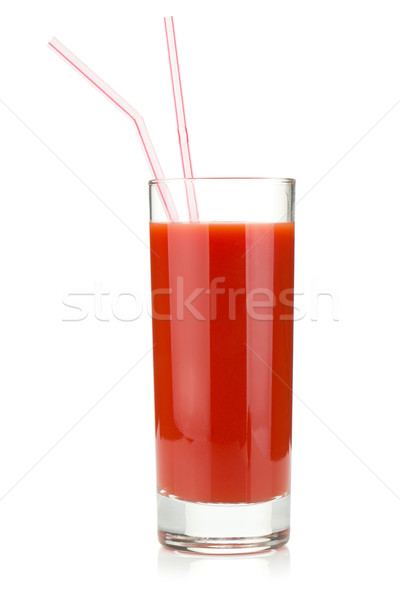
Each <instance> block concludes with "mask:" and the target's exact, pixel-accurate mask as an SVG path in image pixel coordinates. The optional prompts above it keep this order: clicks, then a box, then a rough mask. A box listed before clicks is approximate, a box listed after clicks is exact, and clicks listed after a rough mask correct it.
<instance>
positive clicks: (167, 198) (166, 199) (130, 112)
mask: <svg viewBox="0 0 400 600" xmlns="http://www.w3.org/2000/svg"><path fill="white" fill-rule="evenodd" d="M49 46H50V47H51V48H53V50H55V51H56V52H57V53H58V54H59V55H60V56H61V57H62V58H64V59H65V60H66V61H67V62H68V63H69V64H70V65H72V66H73V67H74V68H75V69H76V70H77V71H78V72H79V73H81V75H83V76H84V77H85V78H86V79H87V80H88V81H90V83H92V84H93V85H94V87H96V88H97V89H98V90H99V91H100V92H102V94H104V95H105V96H106V97H107V98H108V99H109V100H111V102H113V103H114V104H115V105H116V106H117V107H118V108H119V109H120V110H122V112H123V113H125V114H126V115H127V116H128V117H130V118H131V119H132V120H133V122H134V123H135V125H136V129H137V132H138V134H139V138H140V141H141V143H142V147H143V150H144V153H145V155H146V158H147V161H148V163H149V166H150V169H151V172H152V174H153V177H154V178H155V179H165V177H164V173H163V170H162V168H161V165H160V163H159V160H158V158H157V154H156V151H155V150H154V146H153V144H152V141H151V139H150V136H149V133H148V131H147V127H146V124H145V122H144V120H143V117H142V116H141V115H140V114H139V113H138V112H137V110H136V109H134V108H133V106H131V105H130V104H128V102H127V101H126V100H124V99H123V98H121V96H120V95H119V94H117V92H115V91H114V90H113V89H112V88H111V87H110V86H109V85H108V84H107V83H105V81H103V80H102V79H101V78H100V77H99V76H98V75H96V73H94V72H93V71H92V70H91V69H89V67H87V66H86V65H85V64H84V63H83V62H82V61H81V60H79V58H78V57H77V56H75V55H74V54H73V53H72V52H71V51H70V50H68V48H66V47H65V46H64V45H63V44H61V42H59V41H58V40H57V39H56V38H53V39H52V40H50V42H49ZM157 185H158V189H159V192H160V195H161V199H162V203H163V206H164V209H165V212H166V215H167V217H168V219H169V220H170V221H178V220H179V216H178V213H177V210H176V208H175V204H174V201H173V200H172V197H171V194H170V192H169V190H168V186H167V185H166V184H165V183H163V182H159V183H158V184H157Z"/></svg>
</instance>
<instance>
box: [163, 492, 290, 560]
mask: <svg viewBox="0 0 400 600" xmlns="http://www.w3.org/2000/svg"><path fill="white" fill-rule="evenodd" d="M157 501H158V538H159V540H160V542H161V543H162V544H164V545H165V546H168V547H169V548H173V549H174V550H182V551H186V552H197V553H201V554H247V553H251V552H265V551H266V550H271V549H272V548H278V547H279V546H282V545H283V544H286V542H287V541H288V540H289V533H290V529H289V527H290V494H287V495H286V496H279V497H278V498H274V499H272V500H270V501H268V502H255V503H251V504H244V503H238V504H224V503H218V504H206V503H203V502H187V501H185V500H179V499H178V498H176V497H174V496H168V495H164V494H161V493H158V494H157Z"/></svg>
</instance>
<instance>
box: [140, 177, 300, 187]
mask: <svg viewBox="0 0 400 600" xmlns="http://www.w3.org/2000/svg"><path fill="white" fill-rule="evenodd" d="M179 181H182V182H185V181H270V182H271V183H277V184H286V185H287V184H291V185H293V184H295V183H296V180H295V179H292V178H290V177H169V178H165V179H150V181H149V185H150V186H151V185H159V184H160V183H174V182H179Z"/></svg>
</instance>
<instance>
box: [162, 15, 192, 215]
mask: <svg viewBox="0 0 400 600" xmlns="http://www.w3.org/2000/svg"><path fill="white" fill-rule="evenodd" d="M164 23H165V33H166V36H167V46H168V57H169V67H170V71H171V81H172V90H173V93H174V104H175V115H176V121H177V125H178V139H179V147H180V150H181V158H182V167H183V175H184V177H185V178H187V179H191V178H193V169H192V160H191V157H190V149H189V136H188V132H187V127H186V115H185V106H184V104H183V94H182V81H181V74H180V70H179V62H178V50H177V47H176V37H175V28H174V20H173V17H165V18H164ZM185 185H186V197H187V203H188V209H189V219H190V221H198V220H199V213H198V208H197V200H196V193H195V189H194V183H193V182H192V181H186V182H185Z"/></svg>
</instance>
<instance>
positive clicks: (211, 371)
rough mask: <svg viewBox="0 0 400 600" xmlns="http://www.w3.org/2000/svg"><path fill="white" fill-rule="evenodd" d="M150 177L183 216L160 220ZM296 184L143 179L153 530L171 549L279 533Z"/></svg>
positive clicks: (283, 512)
mask: <svg viewBox="0 0 400 600" xmlns="http://www.w3.org/2000/svg"><path fill="white" fill-rule="evenodd" d="M160 183H162V184H163V185H167V186H168V188H169V191H170V193H171V196H172V198H173V200H174V202H175V205H176V207H177V209H178V213H179V214H180V216H181V219H182V220H181V221H179V222H168V220H167V218H166V216H165V212H164V209H163V206H162V202H161V199H160V192H159V190H160V187H161V186H160ZM188 186H193V187H194V189H195V193H196V198H197V203H198V208H199V214H200V221H199V222H189V219H188V216H187V202H186V195H187V191H188ZM294 190H295V182H294V180H293V179H266V178H234V179H228V178H224V179H222V178H215V179H191V180H185V179H176V180H165V181H162V182H161V181H160V180H154V181H151V182H150V221H151V222H150V244H151V281H152V318H153V342H154V348H153V352H154V395H155V425H156V457H157V488H158V491H157V493H158V529H159V539H160V541H161V542H162V543H163V544H165V545H167V546H169V547H172V548H175V549H178V550H188V551H192V552H204V553H243V552H257V551H263V550H267V549H269V548H276V547H277V546H280V545H282V544H284V543H286V542H287V541H288V539H289V527H290V522H289V518H290V457H291V430H292V362H293V360H292V358H293V277H294Z"/></svg>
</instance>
